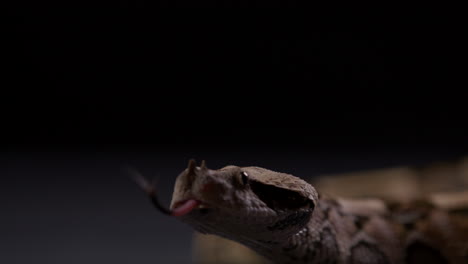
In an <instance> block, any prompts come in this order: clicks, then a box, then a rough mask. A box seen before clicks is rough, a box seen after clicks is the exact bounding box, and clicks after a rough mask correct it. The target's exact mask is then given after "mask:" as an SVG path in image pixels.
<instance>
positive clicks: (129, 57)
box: [0, 1, 468, 263]
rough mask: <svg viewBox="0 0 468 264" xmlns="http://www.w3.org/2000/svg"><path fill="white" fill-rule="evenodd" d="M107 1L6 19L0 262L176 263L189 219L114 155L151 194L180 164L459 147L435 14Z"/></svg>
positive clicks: (397, 160) (343, 159)
mask: <svg viewBox="0 0 468 264" xmlns="http://www.w3.org/2000/svg"><path fill="white" fill-rule="evenodd" d="M158 3H162V2H158ZM177 3H179V2H177ZM223 3H225V4H226V5H228V6H229V5H230V4H227V2H223ZM101 4H102V6H107V5H111V4H110V3H105V4H104V3H101V2H96V5H98V6H101ZM164 4H165V3H164ZM179 4H180V3H179ZM185 4H188V3H185ZM203 4H206V5H208V6H209V5H210V4H209V3H203ZM62 5H64V4H63V3H62ZM115 5H117V6H112V7H113V8H112V9H109V10H106V11H102V10H101V11H99V12H96V13H91V12H81V11H77V10H73V8H70V9H68V10H67V11H66V12H65V11H63V12H61V15H57V14H53V15H52V14H50V13H49V12H47V13H46V12H43V11H38V10H34V9H28V10H21V11H19V12H13V13H12V14H11V16H7V17H6V19H7V20H8V23H7V25H8V27H7V29H6V31H4V39H5V41H4V43H5V44H6V46H4V48H3V49H4V50H3V51H4V55H5V56H4V58H3V59H2V61H3V64H4V65H5V66H6V67H5V70H4V71H3V78H2V95H1V98H0V100H1V101H2V103H1V107H2V109H1V111H2V120H1V139H0V143H1V144H0V146H1V151H2V152H1V154H2V158H1V159H0V160H1V167H0V168H1V170H2V175H3V176H5V177H4V178H5V181H4V184H3V185H2V187H4V190H2V193H1V195H2V201H3V203H4V206H3V208H5V210H4V211H3V213H2V214H3V215H2V221H5V223H4V224H2V226H3V227H6V228H5V230H3V233H2V239H3V240H2V241H1V242H2V247H3V248H6V249H8V250H6V252H8V253H7V254H2V255H3V257H4V258H6V262H5V263H12V262H16V263H28V262H29V263H30V262H31V261H34V262H36V263H41V262H44V263H46V262H47V263H64V262H65V261H67V263H74V262H76V263H83V262H87V263H102V262H113V263H129V262H138V263H171V262H177V263H186V262H188V261H189V259H190V257H189V254H190V251H189V246H190V240H189V239H190V229H189V228H188V227H186V226H184V225H182V224H180V223H178V222H177V221H172V219H168V218H164V217H162V216H159V215H157V214H156V213H155V212H154V211H153V210H152V209H151V207H150V205H149V203H148V202H147V201H146V200H145V197H144V196H143V195H142V194H141V193H139V192H138V190H137V188H135V186H134V185H133V184H132V183H131V182H130V181H129V180H128V179H127V178H126V176H125V175H123V174H122V173H121V171H120V168H121V167H122V166H123V165H124V164H131V165H132V166H135V167H137V168H138V169H140V170H142V172H144V173H145V174H147V175H149V176H152V175H158V176H159V178H161V192H162V193H161V194H162V195H163V196H164V197H165V202H169V197H170V193H171V187H172V184H173V181H174V177H175V176H176V175H177V173H178V172H179V171H181V170H182V169H183V167H184V166H185V164H186V161H187V159H188V158H191V157H194V158H197V159H199V160H200V159H207V160H208V165H210V164H211V165H210V166H211V167H214V168H216V167H220V166H223V165H225V164H227V163H234V164H239V165H252V164H255V165H259V166H265V167H269V168H272V169H277V170H281V171H287V172H291V173H294V174H296V175H298V176H301V177H304V178H307V177H312V176H314V175H317V174H321V173H328V172H342V171H350V170H359V169H368V168H376V167H385V166H398V165H421V164H426V163H430V162H432V161H437V160H451V159H456V158H459V157H461V156H463V155H466V154H467V143H468V142H467V137H466V135H467V132H468V131H467V126H466V116H465V114H466V106H465V104H466V98H467V97H466V96H465V93H464V91H463V90H459V88H464V86H466V84H464V79H465V75H466V74H465V73H464V71H463V70H464V69H463V68H462V66H460V63H462V64H463V62H464V59H463V58H464V49H465V48H464V47H465V46H464V44H463V42H462V39H463V33H464V32H463V31H461V30H459V29H458V24H457V23H456V22H455V21H454V22H451V21H448V20H444V23H441V22H440V19H437V18H440V15H439V14H438V13H437V10H432V11H431V12H429V13H424V12H423V13H424V14H423V15H420V14H416V13H415V12H412V11H409V12H408V13H407V14H406V15H402V14H398V15H396V14H393V15H391V16H384V17H383V16H381V15H380V14H377V13H375V14H373V15H370V14H367V15H364V14H363V13H362V12H358V10H348V11H347V12H343V14H336V15H334V16H329V15H324V14H323V15H322V16H320V12H321V11H320V10H314V11H313V12H312V11H311V12H308V13H306V12H304V13H301V14H297V13H295V14H294V15H292V14H290V13H289V12H288V13H289V14H288V15H285V14H278V13H275V14H269V15H265V14H264V12H263V11H262V12H260V13H261V14H260V13H258V12H253V11H252V12H250V11H249V12H244V11H240V10H223V11H220V10H217V11H210V12H208V11H200V10H170V11H169V10H161V9H155V10H154V11H153V9H151V8H153V7H154V5H155V4H154V3H153V4H151V5H149V2H143V1H139V2H135V3H131V2H126V1H121V2H119V3H117V4H115ZM188 5H194V4H193V3H192V4H188ZM145 9H150V10H145ZM356 9H358V8H356ZM70 10H73V11H74V12H73V14H71V12H70ZM143 10H144V11H143ZM145 11H146V12H145ZM148 11H149V12H148ZM344 15H345V16H344ZM3 234H4V235H3Z"/></svg>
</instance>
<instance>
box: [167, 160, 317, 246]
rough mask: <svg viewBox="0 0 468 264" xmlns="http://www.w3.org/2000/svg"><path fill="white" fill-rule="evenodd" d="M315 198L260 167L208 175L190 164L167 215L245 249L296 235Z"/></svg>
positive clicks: (298, 183) (301, 185) (306, 187)
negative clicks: (224, 238) (238, 243)
mask: <svg viewBox="0 0 468 264" xmlns="http://www.w3.org/2000/svg"><path fill="white" fill-rule="evenodd" d="M317 199H318V198H317V192H316V191H315V189H314V188H313V187H312V186H311V185H310V184H308V183H307V182H305V181H303V180H302V179H300V178H298V177H295V176H292V175H289V174H285V173H279V172H274V171H271V170H267V169H263V168H259V167H238V166H226V167H224V168H221V169H218V170H212V169H209V168H208V167H207V166H206V163H205V162H202V164H201V165H200V166H197V165H196V163H195V161H193V160H191V161H190V162H189V165H188V168H187V169H185V170H184V171H183V172H182V173H181V174H180V175H179V176H178V177H177V180H176V183H175V187H174V193H173V196H172V202H171V206H170V211H171V212H173V215H176V216H177V217H178V218H179V219H180V220H181V221H183V222H185V223H187V224H189V225H191V226H192V227H194V228H195V230H197V231H199V232H202V233H208V234H216V235H220V236H223V237H227V238H230V239H233V240H237V241H239V242H244V243H247V244H248V242H249V241H250V242H252V241H264V240H268V241H274V240H281V239H285V238H287V237H289V236H291V235H293V234H295V233H297V232H299V231H300V230H301V229H303V228H304V226H305V225H306V224H307V222H308V221H309V220H310V217H311V215H312V213H313V211H314V208H315V205H316V203H317ZM246 240H248V241H246Z"/></svg>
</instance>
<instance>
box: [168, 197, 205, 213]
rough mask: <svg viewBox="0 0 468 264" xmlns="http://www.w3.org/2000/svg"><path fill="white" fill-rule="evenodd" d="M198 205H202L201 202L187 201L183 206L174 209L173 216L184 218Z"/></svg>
mask: <svg viewBox="0 0 468 264" xmlns="http://www.w3.org/2000/svg"><path fill="white" fill-rule="evenodd" d="M198 205H200V201H197V200H194V199H190V200H187V201H185V202H183V203H182V204H180V205H179V206H177V208H174V209H173V210H172V215H173V216H182V215H185V214H188V213H190V212H191V211H192V210H193V209H194V208H195V207H197V206H198Z"/></svg>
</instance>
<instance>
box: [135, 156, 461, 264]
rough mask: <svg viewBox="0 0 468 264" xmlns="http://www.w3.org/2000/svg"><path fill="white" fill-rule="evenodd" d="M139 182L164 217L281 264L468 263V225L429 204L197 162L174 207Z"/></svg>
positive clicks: (179, 186)
mask: <svg viewBox="0 0 468 264" xmlns="http://www.w3.org/2000/svg"><path fill="white" fill-rule="evenodd" d="M135 179H136V181H137V183H138V184H139V185H140V186H141V187H142V188H143V189H144V190H145V191H146V192H147V193H148V195H149V196H150V198H151V200H152V201H153V203H154V204H155V205H156V207H157V208H158V209H159V210H160V211H161V212H163V213H165V214H168V215H172V216H175V217H176V218H178V219H179V220H181V221H183V222H185V223H187V224H188V225H190V226H192V227H193V228H194V229H195V230H197V231H199V232H201V233H205V234H214V235H218V236H221V237H224V238H227V239H230V240H234V241H237V242H239V243H241V244H244V245H246V246H247V247H249V248H251V249H253V250H254V251H256V252H257V253H259V254H260V255H263V256H265V257H266V258H268V259H270V260H271V261H272V262H273V263H304V264H305V263H330V264H332V263H334V264H341V263H346V264H348V263H350V264H353V263H362V264H365V263H369V264H370V263H377V264H399V263H456V264H458V263H460V264H462V263H464V264H467V263H468V223H467V221H466V219H464V218H461V217H457V216H454V215H451V214H449V213H448V212H447V211H445V210H443V209H441V208H438V207H437V206H435V205H434V204H431V203H430V202H428V201H408V202H407V203H401V202H399V203H396V202H388V201H383V200H379V199H366V200H349V199H339V198H331V197H325V196H322V195H320V194H319V193H318V192H317V190H315V188H314V187H313V186H312V185H310V184H309V183H307V182H305V181H304V180H302V179H300V178H298V177H295V176H293V175H290V174H286V173H280V172H274V171H271V170H268V169H264V168H259V167H238V166H226V167H224V168H221V169H218V170H212V169H209V168H207V166H206V164H205V162H202V164H201V165H200V166H197V165H196V163H195V161H194V160H190V162H189V165H188V168H187V169H185V170H184V171H183V172H182V173H181V174H180V175H179V176H178V178H177V180H176V183H175V187H174V193H173V197H172V202H171V205H170V208H169V209H167V208H165V207H164V206H162V205H161V204H160V203H159V201H158V199H157V196H156V192H155V188H154V186H152V185H151V184H149V183H148V182H147V181H146V180H145V179H144V178H143V177H142V176H140V175H136V177H135Z"/></svg>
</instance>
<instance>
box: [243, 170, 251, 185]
mask: <svg viewBox="0 0 468 264" xmlns="http://www.w3.org/2000/svg"><path fill="white" fill-rule="evenodd" d="M241 181H242V184H244V185H247V184H248V183H249V175H248V174H247V172H245V171H243V172H241Z"/></svg>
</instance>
